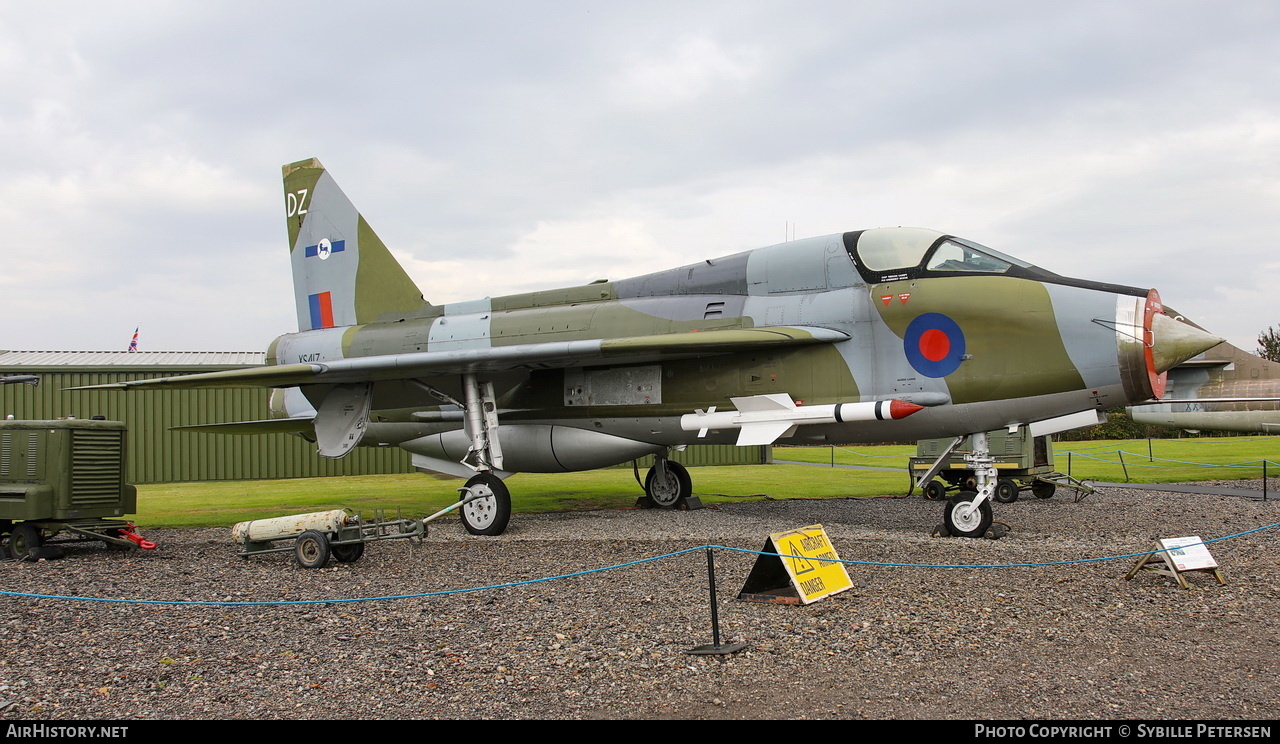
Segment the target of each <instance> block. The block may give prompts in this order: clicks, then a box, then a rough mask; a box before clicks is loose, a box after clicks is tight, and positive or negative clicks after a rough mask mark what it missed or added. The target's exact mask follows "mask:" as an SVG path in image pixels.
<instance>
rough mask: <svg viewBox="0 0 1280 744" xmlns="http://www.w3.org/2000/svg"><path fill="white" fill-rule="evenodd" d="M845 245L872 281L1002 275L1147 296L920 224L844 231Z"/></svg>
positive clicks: (1137, 290)
mask: <svg viewBox="0 0 1280 744" xmlns="http://www.w3.org/2000/svg"><path fill="white" fill-rule="evenodd" d="M843 237H844V247H845V250H846V251H848V253H849V257H850V258H852V259H853V263H854V265H855V266H856V267H857V268H858V272H859V273H860V274H862V278H863V279H865V280H866V281H867V282H870V283H873V284H875V283H880V282H892V281H900V280H903V279H916V278H919V277H928V276H963V275H996V274H1004V275H1008V276H1012V277H1018V278H1022V279H1033V280H1035V281H1040V282H1047V283H1050V284H1065V285H1070V286H1077V287H1089V288H1091V289H1099V290H1103V291H1108V292H1113V293H1120V294H1132V295H1138V296H1145V295H1146V290H1145V289H1139V288H1137V287H1125V286H1120V285H1114V284H1102V283H1099V282H1091V281H1087V280H1083V279H1071V278H1068V277H1064V276H1060V275H1058V274H1055V273H1053V272H1051V271H1046V270H1044V269H1042V268H1040V267H1038V266H1035V265H1032V264H1029V263H1027V262H1026V261H1020V260H1018V259H1016V258H1013V257H1012V256H1008V255H1005V254H1004V253H1001V252H999V251H996V250H993V249H991V248H988V247H986V246H985V245H981V244H978V243H975V242H973V241H971V240H965V239H964V238H957V237H955V236H954V235H947V234H945V233H940V232H938V231H937V230H929V229H926V228H921V227H881V228H876V229H873V230H859V231H857V232H847V233H845V234H844V236H843Z"/></svg>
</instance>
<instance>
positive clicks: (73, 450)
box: [0, 419, 155, 560]
mask: <svg viewBox="0 0 1280 744" xmlns="http://www.w3.org/2000/svg"><path fill="white" fill-rule="evenodd" d="M126 433H127V428H126V427H125V425H124V424H123V423H121V422H119V421H99V420H89V419H66V420H56V421H14V420H8V421H0V534H3V535H5V536H7V538H8V553H9V556H10V557H12V558H14V559H17V560H22V559H24V558H29V557H33V556H34V557H55V556H54V555H53V554H51V552H50V551H51V550H53V551H54V552H58V553H60V548H59V547H57V546H53V545H47V543H49V542H50V541H51V540H52V539H53V538H58V537H61V538H62V541H63V542H65V541H69V540H70V541H75V540H99V541H102V542H105V543H107V544H108V545H115V546H118V547H123V548H144V549H153V548H155V544H154V543H151V542H149V541H147V540H144V539H142V537H141V536H139V535H138V534H137V532H136V530H135V529H134V526H133V525H132V524H130V523H129V522H127V521H125V520H123V519H118V517H122V516H124V515H125V514H131V513H133V512H135V511H137V501H138V490H137V488H135V487H134V486H132V485H129V484H127V483H125V482H124V481H125V439H126Z"/></svg>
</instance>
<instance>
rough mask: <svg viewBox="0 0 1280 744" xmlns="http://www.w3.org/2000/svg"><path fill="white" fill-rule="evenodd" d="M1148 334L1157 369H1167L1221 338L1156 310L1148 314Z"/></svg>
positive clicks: (1214, 343)
mask: <svg viewBox="0 0 1280 744" xmlns="http://www.w3.org/2000/svg"><path fill="white" fill-rule="evenodd" d="M1151 336H1152V340H1151V362H1152V366H1153V367H1154V368H1155V371H1156V372H1168V371H1169V370H1171V369H1173V368H1174V367H1176V366H1178V365H1179V364H1181V363H1183V362H1185V361H1187V360H1188V359H1190V358H1191V357H1193V356H1195V355H1196V354H1199V353H1201V352H1205V351H1208V350H1209V349H1212V348H1213V347H1215V346H1217V345H1218V344H1220V343H1222V341H1223V339H1221V338H1218V337H1217V336H1215V335H1213V334H1212V333H1207V332H1205V331H1202V330H1201V329H1199V328H1197V327H1195V326H1193V325H1191V324H1190V323H1184V322H1182V321H1180V320H1174V319H1173V318H1170V317H1169V316H1168V315H1165V314H1164V313H1157V314H1156V315H1155V316H1154V317H1152V318H1151Z"/></svg>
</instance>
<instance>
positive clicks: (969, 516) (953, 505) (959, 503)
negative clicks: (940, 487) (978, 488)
mask: <svg viewBox="0 0 1280 744" xmlns="http://www.w3.org/2000/svg"><path fill="white" fill-rule="evenodd" d="M977 498H978V494H977V493H974V492H973V491H961V492H960V494H959V495H958V496H953V497H952V498H950V499H947V508H946V510H945V511H944V512H943V513H942V522H943V524H945V525H946V526H947V532H949V533H951V534H952V535H954V536H956V537H982V536H983V535H984V534H986V532H987V528H988V527H990V526H991V520H992V519H993V518H994V516H993V514H992V512H991V502H990V501H988V500H986V499H984V500H982V501H981V502H979V503H978V504H977V505H976V507H975V505H974V501H975V500H976V499H977Z"/></svg>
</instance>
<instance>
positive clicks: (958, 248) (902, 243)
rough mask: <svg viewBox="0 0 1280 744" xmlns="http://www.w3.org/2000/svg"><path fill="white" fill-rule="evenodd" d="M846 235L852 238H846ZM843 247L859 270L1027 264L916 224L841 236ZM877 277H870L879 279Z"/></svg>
mask: <svg viewBox="0 0 1280 744" xmlns="http://www.w3.org/2000/svg"><path fill="white" fill-rule="evenodd" d="M850 237H852V238H853V240H852V241H850ZM845 247H846V248H847V249H848V250H849V254H850V255H851V256H852V257H853V259H854V262H855V263H856V264H857V265H858V267H859V270H862V271H863V273H864V274H865V273H868V272H870V273H872V274H877V275H883V274H885V273H886V272H887V273H890V274H893V275H898V274H901V273H902V272H904V271H906V270H914V271H912V272H911V273H912V274H916V273H917V272H919V271H926V272H941V273H956V272H964V273H982V274H1004V273H1006V272H1008V271H1009V269H1011V268H1012V267H1014V266H1019V267H1022V268H1031V265H1030V264H1028V263H1025V262H1023V261H1019V260H1017V259H1015V258H1012V257H1010V256H1006V255H1004V254H1003V253H1000V252H998V251H994V250H992V249H990V248H987V247H986V246H983V245H979V244H978V243H974V242H973V241H969V240H964V239H963V238H956V237H952V236H950V235H944V234H942V233H940V232H938V231H937V230H926V229H924V228H919V227H884V228H878V229H875V230H863V231H861V232H857V233H848V234H846V235H845ZM868 278H870V277H868ZM883 278H887V277H881V276H877V277H875V278H874V279H873V281H875V280H883Z"/></svg>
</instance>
